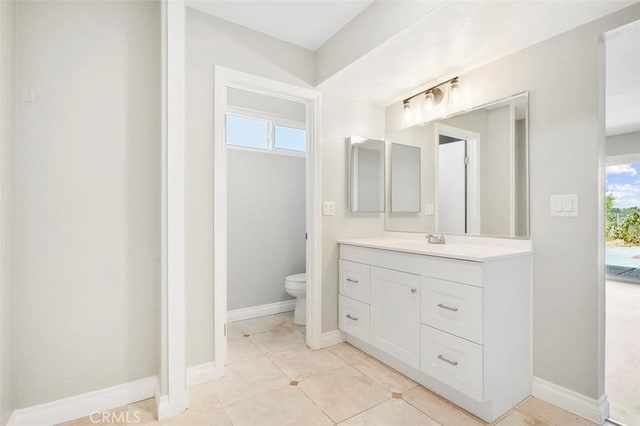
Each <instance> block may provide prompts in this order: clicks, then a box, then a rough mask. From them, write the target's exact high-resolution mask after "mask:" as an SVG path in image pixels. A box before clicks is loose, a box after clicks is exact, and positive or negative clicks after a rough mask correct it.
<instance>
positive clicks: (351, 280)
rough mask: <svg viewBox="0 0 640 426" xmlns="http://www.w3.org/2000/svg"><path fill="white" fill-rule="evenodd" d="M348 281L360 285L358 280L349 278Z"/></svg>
mask: <svg viewBox="0 0 640 426" xmlns="http://www.w3.org/2000/svg"><path fill="white" fill-rule="evenodd" d="M347 281H349V282H350V283H354V284H358V280H354V279H352V278H347Z"/></svg>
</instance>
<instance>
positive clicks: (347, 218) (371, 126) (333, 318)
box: [320, 93, 384, 332]
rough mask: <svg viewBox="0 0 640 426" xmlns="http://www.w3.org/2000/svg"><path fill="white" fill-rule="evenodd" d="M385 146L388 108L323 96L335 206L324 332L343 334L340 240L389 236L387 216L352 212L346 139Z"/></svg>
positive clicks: (325, 149)
mask: <svg viewBox="0 0 640 426" xmlns="http://www.w3.org/2000/svg"><path fill="white" fill-rule="evenodd" d="M349 136H362V137H367V138H372V139H381V140H384V108H382V107H379V106H376V105H372V104H368V103H364V102H358V101H353V100H350V99H345V98H342V97H339V96H335V95H332V94H329V93H323V95H322V132H321V140H320V145H321V151H322V199H323V200H328V201H335V206H336V213H335V215H334V216H323V217H322V331H323V332H328V331H333V330H336V329H337V328H338V258H339V247H338V244H337V240H338V239H339V238H358V237H377V236H381V235H382V233H383V230H384V213H351V212H350V211H349V191H348V185H349V174H348V173H349V172H348V170H349V164H348V161H347V158H348V157H347V153H348V151H347V138H348V137H349Z"/></svg>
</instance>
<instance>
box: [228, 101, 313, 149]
mask: <svg viewBox="0 0 640 426" xmlns="http://www.w3.org/2000/svg"><path fill="white" fill-rule="evenodd" d="M232 110H233V113H227V114H226V144H227V145H228V146H229V147H230V148H234V147H235V148H246V149H256V150H263V151H270V152H273V153H280V154H288V155H305V153H306V151H307V131H306V130H305V129H304V123H302V122H298V121H295V120H288V119H285V118H280V117H277V116H271V115H268V114H264V113H260V112H253V111H250V110H249V111H245V110H244V109H242V110H240V111H238V112H237V111H236V108H232Z"/></svg>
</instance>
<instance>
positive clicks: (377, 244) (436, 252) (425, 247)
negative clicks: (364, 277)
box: [338, 238, 532, 262]
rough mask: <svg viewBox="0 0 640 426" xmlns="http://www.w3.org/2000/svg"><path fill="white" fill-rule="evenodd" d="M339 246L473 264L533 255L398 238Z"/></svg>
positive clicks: (506, 248)
mask: <svg viewBox="0 0 640 426" xmlns="http://www.w3.org/2000/svg"><path fill="white" fill-rule="evenodd" d="M338 243H339V244H346V245H350V246H359V247H368V248H375V249H382V250H391V251H399V252H404V253H412V254H421V255H424V256H437V257H447V258H450V259H460V260H470V261H472V262H488V261H492V260H498V259H503V258H507V257H514V256H525V255H529V254H531V253H532V251H531V247H530V246H523V245H520V246H517V245H516V246H509V245H508V244H505V245H504V246H500V245H493V244H469V243H460V242H452V243H449V242H448V241H447V243H446V244H429V243H428V242H427V241H426V240H418V239H398V238H356V239H341V240H338Z"/></svg>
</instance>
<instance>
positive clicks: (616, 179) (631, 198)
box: [607, 163, 640, 209]
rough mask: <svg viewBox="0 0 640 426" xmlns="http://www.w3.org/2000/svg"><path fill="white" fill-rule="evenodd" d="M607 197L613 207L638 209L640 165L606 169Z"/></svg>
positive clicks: (639, 202)
mask: <svg viewBox="0 0 640 426" xmlns="http://www.w3.org/2000/svg"><path fill="white" fill-rule="evenodd" d="M607 195H613V197H614V201H613V207H617V208H620V209H624V208H628V207H640V163H634V164H622V165H618V166H609V167H607Z"/></svg>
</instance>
